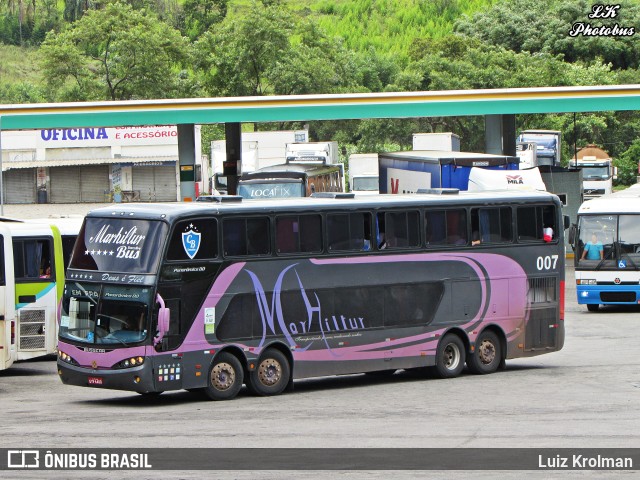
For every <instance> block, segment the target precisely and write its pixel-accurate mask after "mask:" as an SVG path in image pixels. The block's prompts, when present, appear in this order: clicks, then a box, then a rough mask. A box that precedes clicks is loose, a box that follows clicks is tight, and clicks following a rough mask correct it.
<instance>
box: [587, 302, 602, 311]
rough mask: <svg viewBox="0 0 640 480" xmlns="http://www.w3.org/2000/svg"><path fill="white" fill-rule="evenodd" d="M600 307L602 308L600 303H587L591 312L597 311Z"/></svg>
mask: <svg viewBox="0 0 640 480" xmlns="http://www.w3.org/2000/svg"><path fill="white" fill-rule="evenodd" d="M598 308H600V305H598V304H597V303H587V310H589V311H590V312H597V311H598Z"/></svg>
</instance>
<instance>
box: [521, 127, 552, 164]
mask: <svg viewBox="0 0 640 480" xmlns="http://www.w3.org/2000/svg"><path fill="white" fill-rule="evenodd" d="M561 136H562V133H561V132H560V131H558V130H523V131H522V132H521V133H520V135H519V136H518V139H517V141H518V142H521V143H525V142H533V143H535V144H536V147H537V153H536V164H535V165H532V166H533V167H539V166H542V165H549V166H552V167H561V166H562V165H561V153H562V149H561Z"/></svg>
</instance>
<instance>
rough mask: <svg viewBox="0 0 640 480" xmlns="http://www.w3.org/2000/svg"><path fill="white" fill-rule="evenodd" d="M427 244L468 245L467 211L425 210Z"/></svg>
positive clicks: (458, 209)
mask: <svg viewBox="0 0 640 480" xmlns="http://www.w3.org/2000/svg"><path fill="white" fill-rule="evenodd" d="M424 220H425V230H426V237H427V245H466V244H467V239H468V234H467V211H466V210H464V209H462V208H457V209H451V210H428V211H427V212H425V217H424Z"/></svg>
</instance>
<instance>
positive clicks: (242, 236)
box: [222, 217, 270, 256]
mask: <svg viewBox="0 0 640 480" xmlns="http://www.w3.org/2000/svg"><path fill="white" fill-rule="evenodd" d="M222 244H223V248H224V254H225V255H229V256H236V255H265V254H267V253H269V248H270V247H269V219H268V218H266V217H262V218H226V219H225V220H224V223H223V230H222Z"/></svg>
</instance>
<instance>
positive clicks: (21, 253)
mask: <svg viewBox="0 0 640 480" xmlns="http://www.w3.org/2000/svg"><path fill="white" fill-rule="evenodd" d="M13 258H14V260H13V261H14V265H13V268H14V273H15V277H16V279H18V278H27V279H29V278H33V279H35V278H47V279H51V277H52V276H53V275H52V271H51V267H52V264H51V246H50V242H49V241H48V240H15V241H14V242H13Z"/></svg>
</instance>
